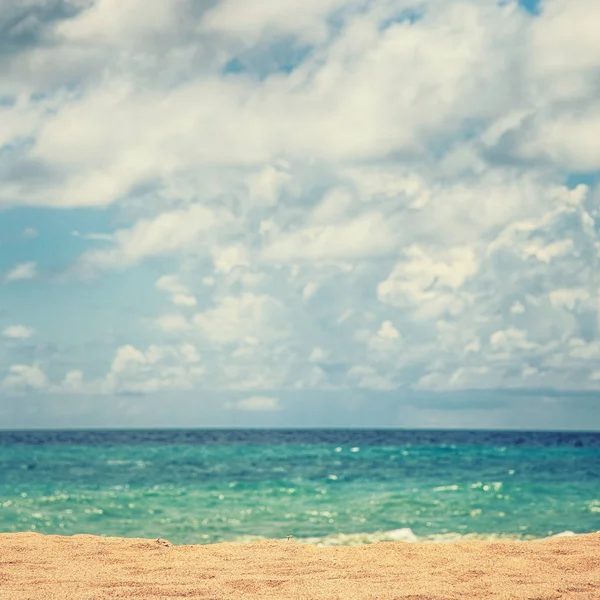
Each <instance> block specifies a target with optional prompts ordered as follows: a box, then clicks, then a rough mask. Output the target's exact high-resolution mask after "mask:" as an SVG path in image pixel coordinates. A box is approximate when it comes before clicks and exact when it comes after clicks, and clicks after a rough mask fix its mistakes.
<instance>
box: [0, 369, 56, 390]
mask: <svg viewBox="0 0 600 600" xmlns="http://www.w3.org/2000/svg"><path fill="white" fill-rule="evenodd" d="M47 383H48V379H47V377H46V374H45V373H44V371H43V370H42V369H41V368H40V367H39V366H38V365H11V366H10V367H9V369H8V374H7V375H6V376H5V377H4V379H2V380H1V381H0V390H2V391H4V392H7V393H24V392H27V391H31V390H34V391H41V390H44V388H45V387H46V385H47Z"/></svg>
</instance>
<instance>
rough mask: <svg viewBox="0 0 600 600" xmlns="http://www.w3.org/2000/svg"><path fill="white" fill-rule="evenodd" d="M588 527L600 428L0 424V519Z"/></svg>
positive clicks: (118, 530)
mask: <svg viewBox="0 0 600 600" xmlns="http://www.w3.org/2000/svg"><path fill="white" fill-rule="evenodd" d="M598 529H600V434H593V433H588V434H583V433H523V432H518V433H515V432H448V431H446V432H432V431H366V430H356V431H314V430H313V431H310V430H309V431H306V430H305V431H258V430H254V431H252V430H250V431H242V430H236V431H220V430H215V431H169V430H160V431H89V432H64V431H63V432H7V431H4V432H2V431H0V531H3V532H10V531H37V532H41V533H60V534H69V535H70V534H75V533H92V534H100V535H111V536H133V537H153V538H156V537H163V538H166V539H168V540H170V541H171V542H172V543H176V544H182V543H212V542H218V541H232V540H243V541H246V540H252V539H257V538H283V537H285V536H287V535H292V536H294V537H295V538H296V539H298V540H299V541H307V542H311V543H320V544H340V543H343V544H358V543H368V542H372V541H377V540H388V539H389V540H406V541H411V540H412V541H414V540H437V539H447V540H454V539H460V538H462V537H467V538H471V537H481V538H494V537H507V538H519V539H528V538H532V537H534V538H538V537H546V536H549V535H554V534H557V533H560V532H564V531H572V532H574V533H585V532H590V531H596V530H598Z"/></svg>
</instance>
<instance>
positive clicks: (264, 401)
mask: <svg viewBox="0 0 600 600" xmlns="http://www.w3.org/2000/svg"><path fill="white" fill-rule="evenodd" d="M227 407H228V408H231V409H238V410H245V411H250V412H263V411H274V410H281V405H280V404H279V398H273V397H271V396H252V397H250V398H244V399H243V400H238V401H236V402H230V403H228V404H227Z"/></svg>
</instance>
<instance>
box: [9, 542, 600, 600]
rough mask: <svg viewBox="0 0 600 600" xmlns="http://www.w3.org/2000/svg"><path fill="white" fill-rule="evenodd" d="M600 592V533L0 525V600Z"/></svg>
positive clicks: (388, 598)
mask: <svg viewBox="0 0 600 600" xmlns="http://www.w3.org/2000/svg"><path fill="white" fill-rule="evenodd" d="M599 597H600V532H598V533H590V534H577V535H569V536H561V537H552V538H545V539H537V540H527V541H503V540H497V541H480V540H472V541H461V542H413V543H406V542H376V543H373V544H366V545H361V546H330V547H317V546H314V545H310V544H305V543H298V542H296V541H294V540H290V541H285V540H284V541H281V540H277V541H275V540H265V541H257V542H248V543H232V542H228V543H218V544H206V545H193V546H191V545H181V546H179V545H172V544H170V543H169V542H168V541H166V540H161V539H158V540H149V539H140V538H114V537H100V536H93V535H74V536H58V535H42V534H38V533H6V534H0V599H2V600H5V599H6V600H25V599H27V600H32V599H37V598H40V599H44V600H54V599H56V600H59V599H60V600H65V599H70V600H91V599H95V600H96V599H97V600H104V599H112V598H121V599H125V598H143V599H145V600H146V599H147V600H152V599H159V598H161V599H162V598H211V599H213V600H215V599H220V600H225V599H229V598H231V599H232V600H233V599H240V598H261V599H264V598H272V599H278V600H287V599H292V598H293V599H300V598H302V599H325V598H327V599H331V598H339V599H340V600H341V599H344V600H359V599H360V600H362V599H367V598H369V599H371V600H372V599H374V598H378V599H380V600H392V599H399V598H411V599H412V600H417V599H420V600H429V599H438V600H441V599H444V600H447V599H454V598H456V599H458V598H470V599H474V598H492V599H496V598H497V599H504V600H508V599H511V600H517V599H521V598H523V599H525V598H529V599H531V598H539V599H541V598H544V599H548V600H549V599H552V600H554V599H557V598H577V599H590V600H592V599H596V598H599Z"/></svg>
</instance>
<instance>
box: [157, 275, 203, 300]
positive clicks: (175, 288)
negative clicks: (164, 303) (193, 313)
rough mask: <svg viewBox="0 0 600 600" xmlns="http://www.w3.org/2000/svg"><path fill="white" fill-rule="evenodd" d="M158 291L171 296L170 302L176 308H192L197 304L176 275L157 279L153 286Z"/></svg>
mask: <svg viewBox="0 0 600 600" xmlns="http://www.w3.org/2000/svg"><path fill="white" fill-rule="evenodd" d="M154 285H155V286H156V287H157V288H158V289H159V290H163V291H165V292H168V293H169V294H171V302H173V304H175V305H176V306H187V307H194V306H196V304H197V301H196V298H195V297H194V296H192V295H191V294H190V292H189V290H188V288H187V287H186V286H185V285H183V284H182V283H181V282H180V281H179V278H178V277H177V275H164V276H163V277H161V278H160V279H157V280H156V282H155V284H154Z"/></svg>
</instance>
